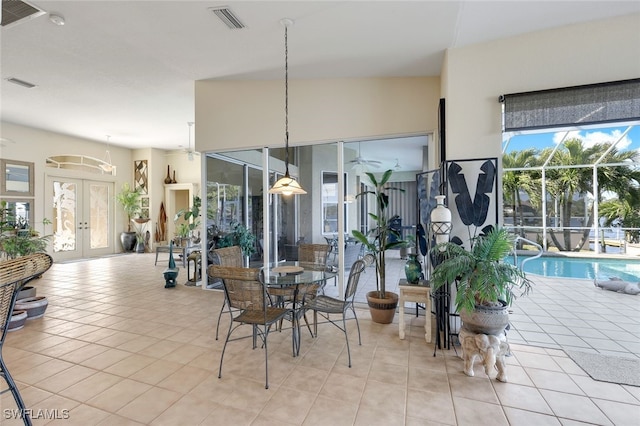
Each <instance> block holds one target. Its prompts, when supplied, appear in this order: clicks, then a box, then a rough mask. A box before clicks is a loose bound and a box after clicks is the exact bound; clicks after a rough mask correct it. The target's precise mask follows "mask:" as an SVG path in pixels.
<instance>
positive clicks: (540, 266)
mask: <svg viewBox="0 0 640 426" xmlns="http://www.w3.org/2000/svg"><path fill="white" fill-rule="evenodd" d="M526 258H527V256H518V262H519V263H521V262H522V260H523V259H526ZM506 261H507V262H511V263H513V256H509V257H508V258H507V259H506ZM524 270H525V272H527V273H531V274H536V275H542V276H545V277H563V278H580V279H588V280H593V279H594V278H597V279H599V280H607V279H609V278H610V277H618V278H620V279H622V280H624V281H631V282H638V281H640V261H637V260H626V259H605V260H601V259H594V258H580V257H555V256H553V257H552V256H548V257H545V256H542V257H539V258H537V259H533V260H530V261H528V262H526V263H525V264H524Z"/></svg>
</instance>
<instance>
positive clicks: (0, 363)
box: [0, 353, 32, 426]
mask: <svg viewBox="0 0 640 426" xmlns="http://www.w3.org/2000/svg"><path fill="white" fill-rule="evenodd" d="M0 372H1V373H2V374H1V375H2V376H4V379H5V381H6V382H7V384H8V385H9V389H10V390H11V394H12V395H13V399H15V401H16V405H17V406H18V408H19V409H20V415H21V416H22V421H23V422H24V424H25V426H31V424H32V423H31V417H30V416H29V412H28V411H27V408H26V407H25V405H24V401H23V400H22V396H20V391H19V390H18V386H16V382H14V380H13V377H11V374H9V371H8V370H7V366H6V364H5V363H4V359H3V358H2V354H1V353H0Z"/></svg>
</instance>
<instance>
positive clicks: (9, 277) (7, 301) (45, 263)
mask: <svg viewBox="0 0 640 426" xmlns="http://www.w3.org/2000/svg"><path fill="white" fill-rule="evenodd" d="M52 264H53V259H52V258H51V256H49V255H48V254H46V253H34V254H30V255H27V256H21V257H17V258H15V259H10V260H4V261H0V377H3V378H4V380H5V381H6V382H7V384H8V385H9V388H8V389H6V390H8V391H11V394H12V395H13V399H14V400H15V401H16V404H17V405H18V408H19V412H20V414H21V416H22V420H23V422H24V424H25V425H27V426H30V425H31V417H30V415H29V411H28V410H27V409H26V407H25V404H24V401H23V400H22V396H20V391H19V390H18V386H17V385H16V383H15V381H14V380H13V377H11V374H10V373H9V370H7V366H6V364H5V362H4V358H3V356H2V345H3V344H4V339H5V337H6V335H7V329H8V328H9V321H10V318H11V314H12V313H13V306H14V305H15V303H16V297H17V296H18V291H20V289H21V288H22V287H23V286H24V284H25V283H27V282H28V281H29V280H31V279H33V278H35V277H39V276H40V275H42V274H44V273H45V272H46V271H47V270H48V269H49V268H50V267H51V265H52ZM6 390H3V391H2V392H0V393H4V392H5V391H6Z"/></svg>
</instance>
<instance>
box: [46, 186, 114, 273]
mask: <svg viewBox="0 0 640 426" xmlns="http://www.w3.org/2000/svg"><path fill="white" fill-rule="evenodd" d="M47 192H48V194H47V197H46V199H47V200H52V203H51V205H50V206H48V207H47V210H46V214H45V215H46V216H47V217H51V218H52V219H51V221H52V222H53V238H52V246H53V250H52V251H53V253H52V256H53V259H54V260H56V261H61V260H70V259H79V258H86V257H97V256H103V255H106V254H111V253H113V252H114V246H113V244H114V242H113V234H114V233H113V231H112V223H113V220H112V213H111V212H112V211H113V207H112V203H113V199H114V198H113V183H112V182H104V181H94V180H88V179H75V178H67V177H58V176H48V177H47Z"/></svg>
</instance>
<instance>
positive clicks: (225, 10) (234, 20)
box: [209, 6, 244, 30]
mask: <svg viewBox="0 0 640 426" xmlns="http://www.w3.org/2000/svg"><path fill="white" fill-rule="evenodd" d="M209 10H210V11H212V12H213V13H214V14H215V15H216V16H217V17H218V18H220V20H221V21H222V22H224V24H225V25H226V26H227V27H229V29H231V30H239V29H241V28H244V24H243V23H242V22H240V19H238V17H237V16H236V15H235V14H234V13H233V12H232V11H231V9H229V7H228V6H220V7H211V8H209Z"/></svg>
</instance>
